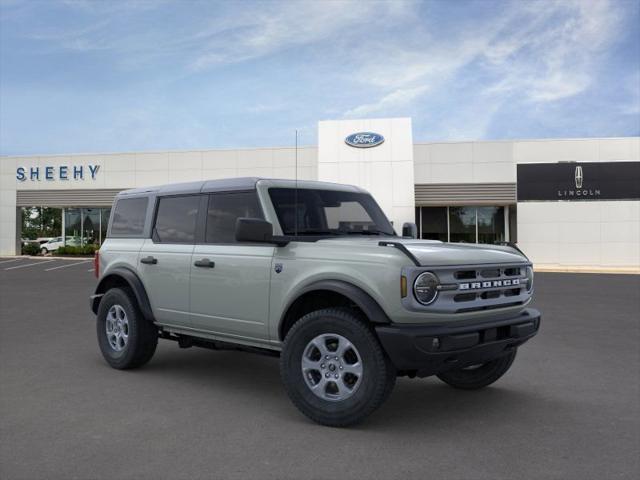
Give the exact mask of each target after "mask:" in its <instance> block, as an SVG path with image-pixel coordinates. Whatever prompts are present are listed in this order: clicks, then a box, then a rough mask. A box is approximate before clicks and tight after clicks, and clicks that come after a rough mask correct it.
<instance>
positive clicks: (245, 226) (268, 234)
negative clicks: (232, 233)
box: [236, 217, 273, 243]
mask: <svg viewBox="0 0 640 480" xmlns="http://www.w3.org/2000/svg"><path fill="white" fill-rule="evenodd" d="M272 238H273V225H271V224H270V223H269V222H267V221H266V220H262V219H261V218H245V217H241V218H238V219H237V220H236V240H237V241H238V242H258V243H272Z"/></svg>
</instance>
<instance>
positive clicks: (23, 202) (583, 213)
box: [0, 118, 640, 272]
mask: <svg viewBox="0 0 640 480" xmlns="http://www.w3.org/2000/svg"><path fill="white" fill-rule="evenodd" d="M228 177H274V178H291V179H292V178H296V177H297V178H298V179H305V180H323V181H329V182H339V183H348V184H354V185H359V186H361V187H364V188H366V189H367V190H369V191H370V192H371V193H372V194H373V195H374V196H375V198H376V200H377V201H378V203H379V204H380V205H381V207H382V208H383V210H384V211H385V212H386V214H387V216H388V217H389V218H390V220H392V221H393V223H394V226H395V228H396V230H397V231H400V230H401V229H402V225H403V223H405V222H415V223H416V224H417V225H418V235H419V236H420V237H421V238H425V239H435V240H442V241H445V242H467V243H494V242H502V241H509V242H515V243H517V245H518V246H519V247H520V248H521V249H522V250H523V251H524V252H525V253H526V254H527V255H528V256H529V257H530V258H531V260H532V261H533V262H534V263H535V264H536V265H537V266H538V267H540V268H541V269H542V268H547V269H558V270H564V269H586V270H604V271H606V270H611V271H629V272H638V271H640V137H623V138H582V139H580V138H579V139H553V140H514V141H465V142H425V143H414V141H413V132H412V126H411V119H409V118H390V119H364V120H338V121H322V122H319V124H318V145H317V146H305V147H300V148H298V149H295V148H293V147H265V148H251V149H244V148H240V149H235V150H192V151H168V152H134V153H109V154H82V155H80V154H78V155H75V154H74V155H37V156H19V157H1V158H0V255H15V254H19V253H20V248H21V241H20V240H21V224H22V215H21V208H23V207H33V206H37V207H56V208H60V209H61V210H60V212H61V213H60V214H61V216H62V235H63V236H64V237H66V238H70V237H73V238H75V239H80V241H81V242H83V243H88V242H93V243H100V242H101V241H102V240H103V239H104V236H105V232H106V226H107V222H108V218H109V213H110V206H111V203H112V201H113V198H114V196H115V195H116V194H117V193H118V192H119V191H121V190H124V189H128V188H133V187H146V186H152V185H158V184H164V183H173V182H188V181H194V180H202V179H217V178H228Z"/></svg>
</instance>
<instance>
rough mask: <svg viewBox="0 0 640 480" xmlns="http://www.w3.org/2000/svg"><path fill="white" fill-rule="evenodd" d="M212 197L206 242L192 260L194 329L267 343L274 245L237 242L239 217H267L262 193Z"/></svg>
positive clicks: (197, 246)
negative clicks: (264, 214)
mask: <svg viewBox="0 0 640 480" xmlns="http://www.w3.org/2000/svg"><path fill="white" fill-rule="evenodd" d="M208 197H209V198H208V204H207V212H206V228H205V235H204V243H202V244H198V245H196V246H195V249H194V251H193V256H192V261H191V264H192V273H191V319H192V325H193V327H194V328H197V329H199V330H205V331H207V332H210V333H214V334H218V335H222V336H227V337H230V338H231V339H245V340H266V339H267V338H268V336H267V323H268V316H269V313H268V312H269V281H270V275H271V261H272V259H273V253H274V246H272V245H264V244H254V243H238V242H236V240H235V226H236V220H237V219H238V218H239V217H249V218H264V216H263V213H262V209H261V207H260V204H259V202H258V197H257V194H256V192H255V191H247V192H225V193H214V194H210V195H209V196H208Z"/></svg>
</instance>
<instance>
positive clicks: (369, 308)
mask: <svg viewBox="0 0 640 480" xmlns="http://www.w3.org/2000/svg"><path fill="white" fill-rule="evenodd" d="M318 290H329V291H331V292H335V293H338V294H340V295H342V296H344V297H346V298H348V299H349V300H351V301H352V302H353V303H354V304H356V306H357V307H358V308H359V309H360V310H362V312H363V313H364V314H365V315H366V317H367V318H368V319H369V321H370V322H372V323H377V324H389V323H391V320H390V319H389V317H388V316H387V314H386V313H385V311H384V310H383V309H382V307H381V306H380V305H379V304H378V302H377V301H376V300H374V299H373V297H371V295H369V294H368V293H367V292H365V291H364V290H363V289H361V288H360V287H357V286H355V285H353V284H352V283H349V282H345V281H344V280H319V281H317V282H313V283H310V284H309V285H307V286H306V287H304V288H303V289H301V290H299V291H298V292H297V294H296V296H295V298H293V299H292V300H291V301H290V302H289V303H288V304H287V306H286V307H285V309H284V310H283V312H282V315H281V316H280V323H279V324H278V330H279V331H281V330H282V327H283V325H284V322H285V320H286V318H287V315H288V313H289V310H290V308H291V307H292V305H293V304H294V303H295V302H296V301H298V299H299V298H300V297H302V296H303V295H305V294H307V293H309V292H313V291H318ZM280 333H282V332H280Z"/></svg>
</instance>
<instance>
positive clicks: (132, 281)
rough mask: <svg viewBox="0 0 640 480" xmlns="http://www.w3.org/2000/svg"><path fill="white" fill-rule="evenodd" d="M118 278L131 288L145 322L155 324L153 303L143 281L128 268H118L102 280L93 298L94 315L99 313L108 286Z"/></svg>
mask: <svg viewBox="0 0 640 480" xmlns="http://www.w3.org/2000/svg"><path fill="white" fill-rule="evenodd" d="M116 278H117V279H121V280H124V282H125V283H126V284H127V285H128V286H129V288H131V291H132V292H133V294H134V295H135V297H136V301H137V302H138V307H139V308H140V311H141V312H142V315H143V316H144V318H145V320H148V321H150V322H154V321H155V319H154V318H153V311H152V310H151V303H150V302H149V297H148V295H147V291H146V290H145V288H144V285H143V284H142V280H140V277H138V275H137V274H136V272H134V271H133V270H131V269H129V268H126V267H116V268H114V269H113V270H111V271H110V272H109V273H108V274H107V275H105V276H104V277H103V278H101V279H100V282H99V283H98V286H97V287H96V290H95V294H94V295H93V296H92V297H91V300H92V301H91V310H92V311H93V313H95V314H97V313H98V306H99V305H100V300H101V299H102V296H103V295H104V294H105V293H106V292H107V285H109V283H111V281H113V280H114V279H116Z"/></svg>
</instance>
